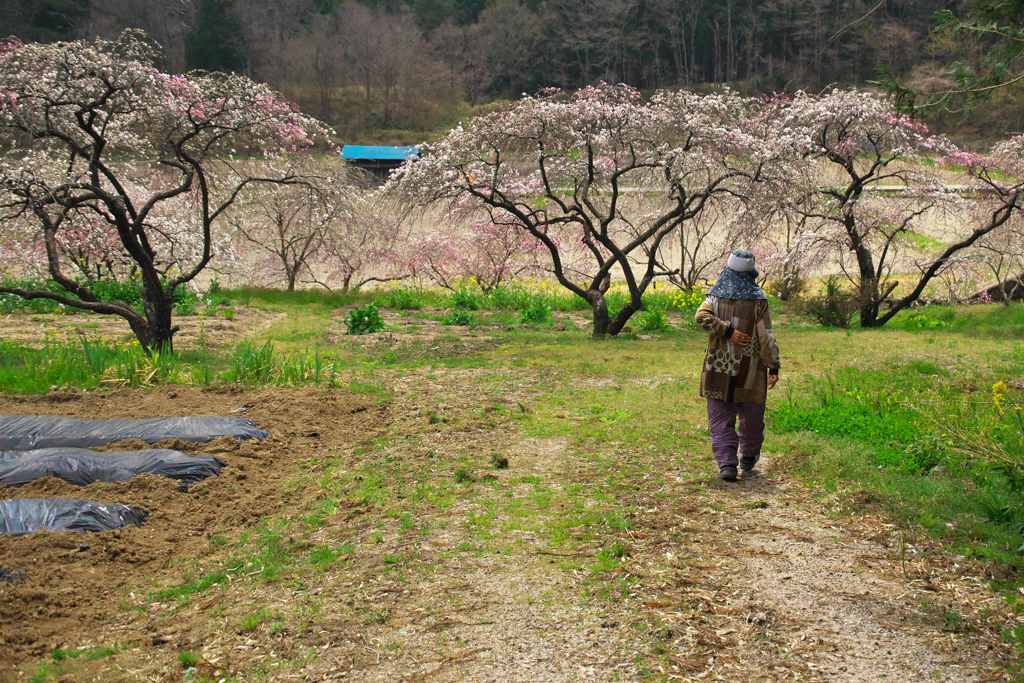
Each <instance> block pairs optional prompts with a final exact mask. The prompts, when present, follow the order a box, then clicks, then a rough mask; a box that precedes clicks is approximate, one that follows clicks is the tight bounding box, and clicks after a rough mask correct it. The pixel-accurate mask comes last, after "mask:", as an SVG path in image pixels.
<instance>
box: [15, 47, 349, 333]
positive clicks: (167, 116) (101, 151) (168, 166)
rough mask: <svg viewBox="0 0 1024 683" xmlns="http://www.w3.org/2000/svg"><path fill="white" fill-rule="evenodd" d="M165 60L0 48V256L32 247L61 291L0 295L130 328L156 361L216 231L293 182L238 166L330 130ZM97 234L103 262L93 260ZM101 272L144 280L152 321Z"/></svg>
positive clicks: (92, 51)
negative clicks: (249, 201) (112, 289)
mask: <svg viewBox="0 0 1024 683" xmlns="http://www.w3.org/2000/svg"><path fill="white" fill-rule="evenodd" d="M156 56H157V55H156V53H155V51H154V49H153V47H152V46H151V45H150V44H149V43H148V42H147V41H146V39H145V37H144V36H143V35H141V34H140V33H139V32H136V31H127V32H125V33H124V34H122V35H121V36H120V37H119V38H118V39H116V40H113V41H108V40H94V41H76V42H65V43H53V44H48V45H43V44H21V43H19V42H17V41H14V40H9V41H6V42H5V43H3V44H2V46H0V144H2V145H3V148H2V154H0V244H5V245H7V246H6V247H5V248H7V249H11V248H12V244H13V245H15V248H17V245H18V244H20V243H24V241H25V240H28V242H27V244H28V245H30V246H32V245H34V246H33V248H34V249H35V251H34V253H35V254H36V255H37V256H38V257H40V258H42V259H43V260H44V262H45V269H46V275H47V276H48V277H49V278H50V279H52V280H53V282H55V283H56V284H57V285H58V286H59V288H60V289H61V290H62V291H51V290H50V289H27V288H24V287H20V286H10V285H4V286H0V293H7V294H14V295H17V296H21V297H24V298H26V299H36V298H44V299H50V300H53V301H57V302H59V303H61V304H64V305H65V306H69V307H73V308H77V309H81V310H86V311H91V312H93V313H100V314H110V315H118V316H121V317H122V318H124V319H125V320H126V321H127V322H128V324H129V326H130V327H131V329H132V331H133V333H134V334H135V336H136V338H137V339H138V341H139V343H140V344H141V345H142V346H143V347H144V348H146V349H147V350H152V349H169V348H171V345H172V340H173V336H174V333H175V330H176V328H175V327H174V325H173V322H172V313H173V296H174V293H175V291H176V290H177V289H178V288H179V287H184V286H187V285H188V284H189V283H190V282H192V281H193V280H194V279H195V278H196V277H197V276H198V275H199V274H200V273H201V272H202V271H203V270H204V269H205V268H206V267H207V266H208V265H209V264H210V261H211V259H213V258H214V256H215V254H216V252H217V250H218V248H219V247H220V246H222V244H221V243H222V241H223V240H222V238H221V237H220V236H219V233H218V226H219V225H220V222H221V221H222V219H223V217H224V215H225V212H226V211H227V210H228V209H229V208H230V207H231V206H232V205H233V204H234V203H235V201H236V200H237V199H238V197H239V194H240V193H241V192H242V190H243V189H244V188H246V187H248V186H250V185H253V184H257V183H287V182H292V181H293V179H292V178H290V177H288V176H287V175H272V174H267V175H264V174H261V173H260V172H257V171H253V170H247V168H252V167H254V166H253V165H251V164H249V165H247V164H240V163H236V162H233V161H232V159H235V158H237V157H238V156H239V155H250V154H260V155H264V156H268V157H275V156H278V155H280V154H283V153H286V152H293V151H296V150H299V149H301V148H305V147H309V146H311V145H312V144H313V143H314V142H315V141H317V140H318V139H325V138H326V135H327V133H328V132H329V131H328V130H327V129H326V128H325V127H324V126H322V125H321V124H320V123H318V122H317V121H315V120H314V119H311V118H309V117H306V116H303V115H302V114H301V113H299V112H297V111H296V110H295V109H294V108H293V107H292V106H290V105H289V104H288V103H286V102H284V101H283V100H281V99H280V98H279V97H278V96H277V95H276V94H275V93H274V92H272V91H271V90H270V89H268V88H267V87H265V86H263V85H260V84H258V83H255V82H253V81H251V80H249V79H248V78H246V77H244V76H239V75H226V74H215V73H193V74H188V75H168V74H165V73H162V72H160V71H159V70H158V69H156V68H155V67H154V66H153V64H154V61H155V58H156ZM255 168H258V167H255ZM82 231H85V232H82ZM88 235H96V236H98V239H97V241H96V242H95V247H96V253H90V254H89V255H88V258H83V254H81V253H77V252H76V250H81V249H83V248H86V247H85V245H83V244H82V240H83V239H91V238H90V237H88ZM28 258H29V259H31V258H32V257H31V256H30V257H28ZM85 262H88V263H89V264H90V265H89V267H88V268H87V269H84V271H83V268H82V267H81V264H82V263H85ZM97 264H100V265H101V267H100V271H99V272H96V271H94V270H93V266H95V265H97ZM30 267H31V263H25V262H21V263H19V260H17V259H16V260H15V261H14V263H8V262H6V261H5V263H4V264H3V268H4V270H6V271H18V269H19V268H20V269H21V272H23V271H24V270H25V269H27V268H30ZM94 272H96V274H97V275H101V276H113V277H126V276H131V277H137V278H138V280H139V281H140V283H141V289H142V299H143V306H142V310H136V309H135V308H133V307H132V306H130V305H128V304H126V303H125V302H121V301H106V300H101V298H100V297H98V296H97V295H96V293H95V292H94V291H93V287H91V284H92V282H93V281H94V280H95V277H94V275H93V273H94ZM7 274H8V275H11V274H12V273H11V272H8V273H7Z"/></svg>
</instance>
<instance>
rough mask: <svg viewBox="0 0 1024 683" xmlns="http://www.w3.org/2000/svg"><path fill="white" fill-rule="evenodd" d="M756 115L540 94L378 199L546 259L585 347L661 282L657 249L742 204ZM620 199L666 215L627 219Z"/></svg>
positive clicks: (757, 152) (695, 100)
mask: <svg viewBox="0 0 1024 683" xmlns="http://www.w3.org/2000/svg"><path fill="white" fill-rule="evenodd" d="M757 109H758V107H757V103H756V102H755V101H754V100H750V99H745V98H742V97H739V96H736V95H733V94H731V93H722V94H714V95H697V94H694V93H686V92H674V93H668V92H666V93H659V94H657V95H655V96H654V97H652V98H650V99H644V98H643V97H641V95H640V94H639V93H638V92H636V91H635V90H633V89H631V88H629V87H627V86H610V85H601V86H595V87H587V88H584V89H582V90H580V91H579V92H577V93H575V94H572V95H567V94H563V93H560V92H548V93H545V94H543V95H541V96H537V97H524V98H522V99H521V100H520V101H518V102H517V103H515V104H514V105H512V106H511V107H508V108H506V109H503V110H501V111H496V112H493V113H489V114H485V115H482V116H479V117H477V118H474V119H472V120H471V121H469V122H468V123H467V124H465V125H460V126H458V127H456V128H455V129H454V130H452V131H451V132H450V133H449V134H448V135H447V136H445V138H444V139H442V140H441V141H440V142H438V143H436V144H432V145H427V146H426V148H425V150H424V154H423V157H422V158H421V159H420V160H418V161H414V162H411V163H409V164H406V165H405V166H404V167H402V168H401V169H400V170H399V171H398V172H397V173H396V175H395V176H394V177H393V178H392V180H391V185H392V188H394V189H397V190H400V191H402V192H404V193H405V194H406V195H407V196H409V197H411V198H412V199H413V200H414V201H415V202H417V203H419V204H432V203H437V202H440V203H444V204H447V205H448V206H449V207H453V208H455V209H466V210H471V211H481V212H483V213H484V214H486V215H487V216H488V219H489V221H490V222H491V223H492V224H507V225H510V226H514V227H515V228H516V229H517V230H519V231H520V233H521V234H522V235H523V236H525V237H529V238H530V239H532V240H534V241H535V242H536V243H537V244H539V245H540V248H542V249H543V250H544V252H546V254H545V260H546V261H547V263H546V264H545V265H546V267H547V268H548V269H549V270H550V272H551V273H552V275H553V276H554V277H555V278H556V279H557V281H558V282H559V283H560V284H561V285H562V286H563V287H564V288H566V289H567V290H569V291H571V292H573V293H574V294H576V295H577V296H579V297H580V298H582V299H584V300H586V301H587V302H588V303H589V304H590V307H591V310H592V312H593V332H594V335H595V336H603V335H607V334H610V335H616V334H618V333H619V332H620V331H621V330H622V329H623V327H624V326H625V325H626V323H627V321H628V320H629V319H630V317H631V316H632V315H633V314H634V313H635V312H636V311H638V310H640V309H641V308H642V306H643V299H642V297H643V294H644V292H645V291H646V290H647V288H648V287H649V286H650V284H651V283H652V282H653V281H654V280H655V278H657V277H660V276H665V275H667V273H666V272H665V271H664V269H663V268H662V267H661V266H660V264H659V261H658V258H657V254H658V252H659V249H660V247H661V245H662V243H663V242H664V240H665V239H667V238H668V237H669V236H670V235H671V234H672V233H673V231H674V230H676V229H678V228H679V227H680V226H682V225H683V224H684V223H686V222H687V221H690V220H692V219H693V218H694V217H696V216H699V215H700V214H701V212H702V211H703V210H704V208H705V206H706V205H707V204H708V202H709V201H711V200H712V199H714V198H716V197H720V196H729V195H741V194H743V193H744V192H746V191H747V190H748V186H749V185H750V184H751V183H753V182H755V181H756V180H757V178H758V175H759V174H760V172H761V170H762V167H763V166H764V165H765V164H766V163H767V162H768V161H770V159H771V156H772V154H773V147H772V146H770V145H768V144H767V143H766V138H764V137H763V136H760V135H758V134H756V132H751V131H752V130H755V127H753V126H751V125H748V124H751V123H752V122H754V121H755V120H756V118H757ZM630 188H645V189H646V190H648V191H651V192H655V193H661V194H663V196H664V197H665V198H666V201H665V202H663V203H656V204H653V205H651V204H644V205H641V204H639V203H638V202H633V201H630ZM577 248H578V249H582V250H583V251H585V253H586V254H587V256H588V261H589V263H588V264H587V267H586V268H585V270H583V272H573V270H572V268H570V267H569V265H568V264H567V263H566V261H565V259H564V258H563V256H564V253H565V250H566V249H572V250H574V249H577ZM613 277H621V278H622V281H623V283H624V284H625V286H626V288H627V290H628V292H629V300H628V301H627V302H626V304H625V306H623V308H622V309H621V310H620V311H619V312H618V313H617V314H616V315H615V316H614V317H613V316H612V315H610V313H609V310H608V303H607V300H606V296H605V295H606V293H607V291H608V288H609V287H610V285H611V281H612V278H613Z"/></svg>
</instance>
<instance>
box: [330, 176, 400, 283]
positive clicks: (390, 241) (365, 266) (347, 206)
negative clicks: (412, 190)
mask: <svg viewBox="0 0 1024 683" xmlns="http://www.w3.org/2000/svg"><path fill="white" fill-rule="evenodd" d="M371 184H372V183H371V182H370V181H369V180H367V179H362V180H361V181H360V182H359V183H358V184H357V185H356V186H355V187H354V188H352V191H350V192H349V193H348V197H347V201H346V202H344V203H343V204H342V205H341V211H340V212H339V214H338V216H337V218H336V219H335V220H334V221H333V222H332V223H331V224H330V226H329V230H328V232H327V235H326V238H325V245H324V258H323V263H322V266H323V269H324V271H325V272H326V274H327V280H328V282H324V281H323V280H318V282H319V283H320V284H322V285H324V286H335V285H334V284H333V283H337V285H340V289H341V290H342V291H346V292H348V291H358V290H359V289H361V288H363V287H365V286H367V285H371V284H383V283H387V282H397V281H399V280H405V279H406V278H408V277H411V276H412V274H413V273H414V271H415V268H416V265H415V264H416V262H417V259H418V258H420V255H419V254H418V253H417V252H416V251H415V250H414V249H411V248H410V245H411V244H412V241H411V237H410V225H409V221H408V214H409V210H408V207H406V206H404V205H402V204H401V203H399V202H396V201H395V198H394V197H393V196H392V195H390V194H388V193H386V192H384V191H383V190H382V189H381V188H372V189H371V187H370V185H371ZM328 283H330V284H328Z"/></svg>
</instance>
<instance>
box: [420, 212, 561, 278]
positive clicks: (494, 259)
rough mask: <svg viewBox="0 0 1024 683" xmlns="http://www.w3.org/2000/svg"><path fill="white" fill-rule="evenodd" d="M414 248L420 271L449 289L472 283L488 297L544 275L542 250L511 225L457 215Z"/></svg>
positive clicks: (532, 240)
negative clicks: (517, 282) (523, 278)
mask: <svg viewBox="0 0 1024 683" xmlns="http://www.w3.org/2000/svg"><path fill="white" fill-rule="evenodd" d="M411 246H412V251H413V252H414V253H415V254H416V261H415V263H416V264H417V265H418V269H417V270H418V272H420V273H423V274H425V275H426V277H427V278H428V279H429V280H430V281H432V282H433V283H434V284H436V285H439V286H441V287H444V288H445V289H450V290H455V289H457V288H458V287H460V286H462V285H463V284H465V283H466V282H467V281H471V282H473V283H475V284H476V285H477V286H478V287H479V288H480V289H481V291H483V292H484V293H489V292H492V291H494V290H495V289H496V288H498V287H500V286H502V285H504V284H507V283H508V282H510V281H511V280H513V279H515V278H517V277H520V276H524V275H528V274H541V273H542V272H544V268H543V264H542V261H543V254H542V249H543V247H542V246H541V245H540V244H539V243H538V242H537V240H535V239H533V238H532V237H531V236H529V235H528V234H526V233H524V231H522V230H520V229H519V228H518V227H517V226H516V225H515V224H512V223H508V222H506V223H493V222H491V221H489V220H480V221H461V220H459V218H458V217H456V216H453V217H451V220H449V221H447V222H446V224H445V225H443V226H439V227H438V228H437V229H435V230H433V231H432V234H431V235H430V236H428V237H427V238H426V239H423V240H419V241H417V242H413V243H412V244H411Z"/></svg>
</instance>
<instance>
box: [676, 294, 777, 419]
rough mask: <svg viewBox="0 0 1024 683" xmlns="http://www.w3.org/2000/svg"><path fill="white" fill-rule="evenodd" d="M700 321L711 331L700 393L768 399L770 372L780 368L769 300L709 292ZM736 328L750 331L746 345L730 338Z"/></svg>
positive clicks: (724, 398) (742, 400)
mask: <svg viewBox="0 0 1024 683" xmlns="http://www.w3.org/2000/svg"><path fill="white" fill-rule="evenodd" d="M696 318H697V324H698V325H700V326H701V327H702V328H703V329H705V330H707V331H708V332H709V333H710V339H709V340H708V350H707V353H706V354H705V355H704V369H703V371H702V372H701V376H700V395H701V396H703V397H705V398H715V399H718V400H720V401H732V402H736V403H746V402H751V403H764V402H765V400H766V399H767V397H768V378H767V375H768V373H769V372H770V373H771V374H778V372H779V346H778V344H777V343H776V342H775V335H774V334H772V319H771V315H770V314H769V312H768V302H767V301H765V300H764V299H758V300H753V301H748V300H741V299H719V298H718V297H713V296H709V297H708V298H707V299H705V300H704V303H703V304H701V306H700V308H699V309H697V316H696ZM733 330H741V331H743V332H746V333H747V334H749V335H750V336H751V338H752V341H751V343H750V344H749V345H747V346H745V347H741V346H737V345H735V344H733V343H732V342H731V341H730V337H731V336H732V333H733Z"/></svg>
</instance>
